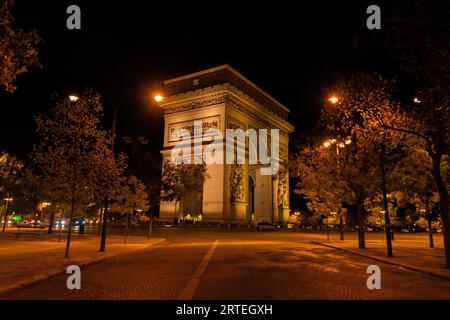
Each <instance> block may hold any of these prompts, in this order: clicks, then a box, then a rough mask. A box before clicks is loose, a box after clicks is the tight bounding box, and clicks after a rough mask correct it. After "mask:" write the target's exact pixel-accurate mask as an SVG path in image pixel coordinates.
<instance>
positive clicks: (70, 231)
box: [64, 168, 76, 258]
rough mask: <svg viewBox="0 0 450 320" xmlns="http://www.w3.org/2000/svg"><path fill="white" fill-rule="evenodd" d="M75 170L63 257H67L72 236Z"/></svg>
mask: <svg viewBox="0 0 450 320" xmlns="http://www.w3.org/2000/svg"><path fill="white" fill-rule="evenodd" d="M75 173H76V171H75V168H74V176H73V182H72V199H71V204H70V216H69V223H68V227H69V232H68V234H67V242H66V254H65V255H64V258H69V249H70V238H71V237H72V217H73V212H74V211H75V188H76V175H75Z"/></svg>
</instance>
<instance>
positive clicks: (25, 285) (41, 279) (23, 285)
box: [0, 239, 167, 300]
mask: <svg viewBox="0 0 450 320" xmlns="http://www.w3.org/2000/svg"><path fill="white" fill-rule="evenodd" d="M164 242H167V240H166V239H160V240H158V241H155V243H153V244H151V245H149V246H147V247H145V248H141V249H137V250H133V251H130V252H123V253H125V254H129V253H133V252H138V251H141V250H145V249H148V248H152V247H154V246H157V245H159V244H161V243H164ZM123 253H121V254H123ZM119 255H120V254H119V253H117V254H112V255H109V256H105V257H101V258H94V259H91V260H88V261H86V262H83V263H78V264H77V265H78V266H79V267H80V268H83V267H88V266H91V265H94V264H97V263H100V262H102V261H104V260H107V259H110V258H115V257H117V256H119ZM74 263H75V262H74ZM65 273H66V269H64V270H61V271H56V272H53V273H50V274H46V275H43V276H41V277H38V278H37V279H34V280H31V281H24V282H22V283H20V284H18V285H15V286H13V287H11V288H8V289H6V290H3V291H0V300H1V297H2V296H5V295H8V294H10V293H12V292H15V291H18V290H20V289H25V288H29V287H33V286H35V285H37V284H39V283H42V282H45V281H50V280H51V279H52V278H54V277H56V276H59V275H61V274H65Z"/></svg>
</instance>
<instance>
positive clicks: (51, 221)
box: [47, 210, 56, 234]
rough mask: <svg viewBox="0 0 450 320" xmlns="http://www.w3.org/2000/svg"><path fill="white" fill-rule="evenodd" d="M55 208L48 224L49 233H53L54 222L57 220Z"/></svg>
mask: <svg viewBox="0 0 450 320" xmlns="http://www.w3.org/2000/svg"><path fill="white" fill-rule="evenodd" d="M55 213H56V212H55V210H52V212H51V213H50V224H49V225H48V232H47V233H48V234H52V233H53V222H55Z"/></svg>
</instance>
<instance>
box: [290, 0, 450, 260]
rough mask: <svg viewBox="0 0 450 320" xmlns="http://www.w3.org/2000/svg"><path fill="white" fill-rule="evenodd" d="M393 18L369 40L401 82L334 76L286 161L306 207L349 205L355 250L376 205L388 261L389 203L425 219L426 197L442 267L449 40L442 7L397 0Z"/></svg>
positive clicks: (446, 222)
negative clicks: (311, 125)
mask: <svg viewBox="0 0 450 320" xmlns="http://www.w3.org/2000/svg"><path fill="white" fill-rule="evenodd" d="M393 12H394V13H395V15H394V16H392V17H391V18H390V19H389V20H388V21H387V22H386V24H385V27H384V28H385V30H387V32H386V33H384V34H383V38H382V41H379V39H378V43H380V42H384V44H385V47H386V48H387V50H388V51H389V52H390V53H391V54H392V57H393V58H394V59H395V60H396V61H397V62H398V65H399V67H400V70H401V72H402V73H401V75H400V77H397V78H393V79H388V78H386V77H383V76H381V75H379V74H375V73H370V72H367V73H364V72H358V73H355V74H352V75H349V76H339V77H336V79H335V81H334V82H333V84H332V85H331V86H330V87H328V88H326V90H325V93H326V95H327V96H333V99H330V100H329V103H328V104H327V105H326V106H325V108H324V109H323V112H322V116H321V119H320V124H319V127H320V128H321V129H322V132H324V133H325V134H323V135H322V136H321V135H319V136H318V137H317V139H318V141H320V143H318V141H317V140H316V141H310V142H309V143H307V144H306V145H305V146H304V147H303V148H302V149H301V150H300V151H299V152H298V154H297V155H295V157H294V160H293V166H292V168H293V172H294V173H295V174H296V175H298V176H300V177H301V181H302V184H303V187H304V192H305V194H306V195H307V196H308V197H309V198H310V199H311V200H312V201H315V202H319V203H322V204H324V206H326V207H328V208H333V209H332V210H333V211H336V210H340V207H341V206H342V204H343V203H347V204H351V205H353V206H354V208H355V210H354V220H356V221H357V224H358V225H359V246H360V247H361V248H364V247H365V241H364V225H365V221H366V215H367V213H368V212H369V211H368V210H367V209H368V208H369V207H370V206H372V207H373V206H374V204H376V202H378V204H379V203H380V202H381V207H382V208H383V210H384V211H385V226H386V238H387V250H388V255H392V247H391V244H390V240H391V238H390V232H389V229H390V215H389V211H390V208H389V202H390V201H389V199H388V196H389V195H391V196H396V197H397V198H399V199H400V200H403V201H405V200H407V201H409V202H412V203H413V204H416V206H417V207H418V208H421V210H422V212H424V214H425V216H426V217H427V219H428V220H429V221H431V220H432V218H433V211H432V209H431V207H432V206H431V203H432V199H433V197H435V199H436V208H437V209H438V213H439V218H440V219H441V221H442V229H443V235H444V246H445V255H446V265H447V267H450V217H449V195H448V183H449V178H450V175H449V149H450V148H449V147H450V126H449V123H450V106H449V89H450V82H449V75H450V72H449V65H450V56H449V54H448V52H450V46H449V39H448V37H441V35H443V34H448V33H449V31H450V30H449V24H448V21H447V20H446V19H447V18H446V16H448V13H449V6H448V3H447V4H444V3H440V2H437V3H430V2H426V1H412V2H404V1H396V2H395V3H394V9H393ZM404 79H409V82H408V83H409V84H411V83H413V85H411V86H410V89H411V92H413V94H402V92H401V90H399V88H400V87H401V84H402V81H403V80H404ZM411 79H413V80H412V81H411ZM403 83H405V81H403ZM405 97H406V98H407V99H404V98H405ZM325 136H326V137H327V139H330V137H331V138H332V140H331V142H329V143H328V144H326V145H328V146H329V145H331V144H333V146H335V148H336V149H335V148H334V147H333V148H325V147H324V146H323V145H322V143H323V140H324V137H325ZM430 224H431V223H430Z"/></svg>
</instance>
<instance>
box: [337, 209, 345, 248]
mask: <svg viewBox="0 0 450 320" xmlns="http://www.w3.org/2000/svg"><path fill="white" fill-rule="evenodd" d="M338 210H339V229H340V232H341V236H340V239H341V240H344V218H343V217H342V207H341V205H339V209H338Z"/></svg>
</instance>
